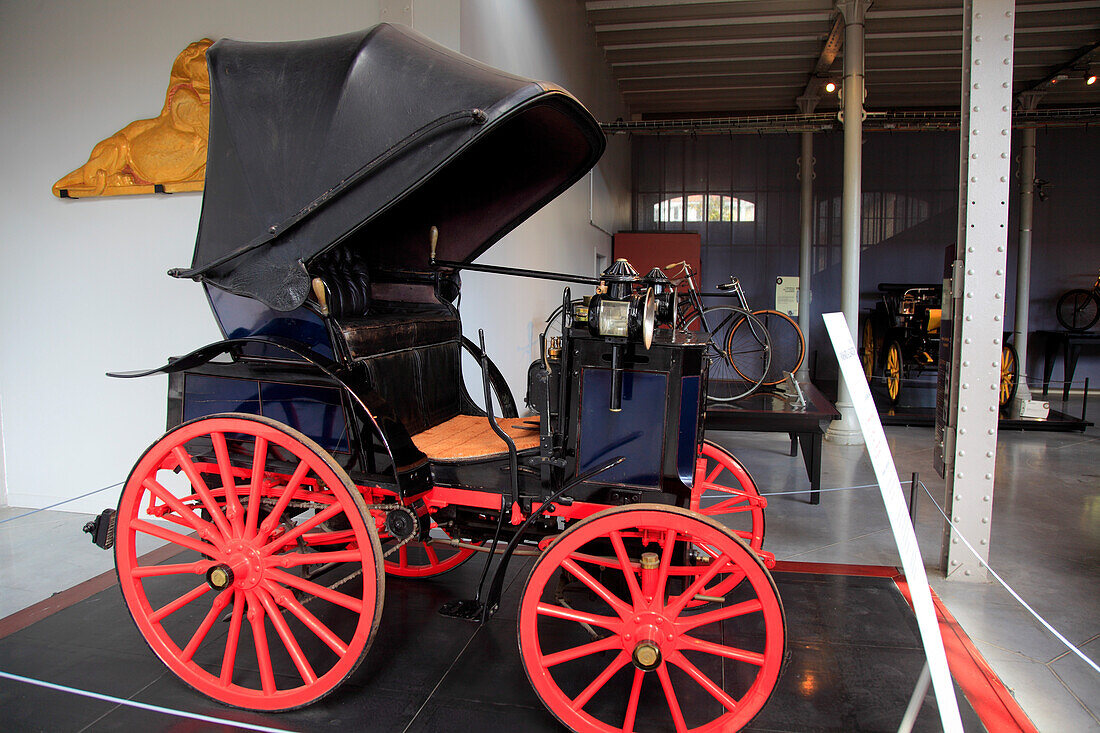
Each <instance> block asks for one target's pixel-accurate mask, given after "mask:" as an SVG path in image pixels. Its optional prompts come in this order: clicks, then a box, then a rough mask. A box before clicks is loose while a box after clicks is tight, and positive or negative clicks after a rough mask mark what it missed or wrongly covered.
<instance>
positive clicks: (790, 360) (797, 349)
mask: <svg viewBox="0 0 1100 733" xmlns="http://www.w3.org/2000/svg"><path fill="white" fill-rule="evenodd" d="M680 265H681V263H674V265H673V266H674V267H675V266H680ZM717 288H718V290H719V291H720V292H719V293H709V294H708V293H703V294H697V297H701V296H702V295H715V296H724V297H735V298H736V299H737V302H738V304H739V305H740V307H741V308H742V309H743V310H746V311H749V312H750V313H752V314H753V315H754V316H756V317H757V318H758V319H760V320H761V321H762V322H763V324H764V328H765V329H766V330H767V332H768V335H769V336H770V337H771V344H772V358H771V365H770V366H769V368H768V371H767V373H766V374H765V375H764V379H763V380H762V381H761V386H762V387H773V386H775V385H777V384H779V383H780V382H782V381H783V380H784V379H786V377H787V374H788V373H790V374H793V373H794V372H796V371H798V368H799V367H801V366H802V360H803V359H804V358H805V355H806V339H805V337H804V336H803V335H802V329H800V328H799V327H798V324H797V323H796V322H795V321H794V319H792V318H791V317H790V316H788V315H787V314H786V313H783V312H781V311H777V310H772V309H770V308H763V309H755V310H754V309H753V308H751V307H750V306H749V303H748V298H747V296H746V295H745V289H744V287H743V286H742V285H741V281H740V279H738V278H737V277H735V276H733V275H731V276H730V279H729V282H725V283H721V284H719V285H718V286H717ZM690 292H691V291H690V288H689V291H688V294H686V295H688V296H690ZM746 323H748V321H746V320H744V319H741V320H740V321H738V323H737V324H735V325H734V327H733V331H732V333H731V335H732V337H733V338H734V339H743V338H744V336H743V335H739V334H738V331H739V330H741V329H746V328H748V326H746V325H745V324H746ZM742 376H744V377H746V378H749V377H750V376H751V377H752V378H755V375H745V374H742Z"/></svg>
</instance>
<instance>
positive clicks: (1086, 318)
mask: <svg viewBox="0 0 1100 733" xmlns="http://www.w3.org/2000/svg"><path fill="white" fill-rule="evenodd" d="M1057 314H1058V323H1061V324H1062V327H1063V328H1065V329H1067V330H1069V331H1086V330H1088V329H1090V328H1092V326H1093V324H1094V323H1096V321H1097V319H1098V318H1100V309H1098V308H1097V307H1096V298H1095V297H1094V296H1093V294H1092V291H1091V290H1084V289H1082V288H1074V289H1073V290H1068V291H1066V292H1065V293H1064V294H1063V295H1062V297H1061V298H1059V299H1058V310H1057Z"/></svg>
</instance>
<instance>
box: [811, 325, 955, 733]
mask: <svg viewBox="0 0 1100 733" xmlns="http://www.w3.org/2000/svg"><path fill="white" fill-rule="evenodd" d="M822 318H824V319H825V330H826V331H828V332H829V339H830V340H832V342H833V350H834V351H835V352H836V357H837V361H839V362H840V374H841V376H842V377H843V378H844V384H846V385H847V386H848V393H849V394H850V395H851V398H852V404H853V406H854V407H855V412H856V419H857V420H858V421H859V428H860V430H861V431H863V440H864V442H865V443H866V444H867V454H868V455H869V456H870V457H871V465H872V466H874V469H875V477H876V478H877V479H878V486H879V491H881V492H882V501H883V503H884V504H885V505H886V515H887V517H889V519H890V529H891V530H893V532H894V541H895V542H896V543H897V545H898V553H899V554H900V555H901V567H902V570H904V572H905V580H906V582H907V583H908V584H909V592H910V594H911V596H912V598H913V611H914V613H916V616H917V627H918V628H919V629H920V636H921V641H922V642H924V653H925V655H927V657H928V668H929V670H931V672H932V687H933V689H934V690H935V692H936V704H937V705H938V707H939V710H940V722H941V723H942V724H943V729H944V731H945V733H956V731H957V732H958V733H962V730H963V727H962V719H961V718H960V717H959V704H958V701H957V700H956V699H955V688H954V686H953V685H952V684H951V670H950V669H949V668H948V666H947V654H946V652H944V649H943V637H941V636H940V626H939V622H938V621H937V620H936V610H935V606H934V605H933V604H932V590H931V588H929V587H928V576H927V575H926V574H925V572H924V560H923V559H922V558H921V554H920V547H919V546H918V545H917V535H916V533H914V532H913V524H912V523H911V522H910V520H909V509H908V507H907V506H906V505H905V496H904V494H902V493H901V482H900V481H899V480H898V470H897V468H896V467H895V466H894V459H893V457H892V456H891V455H890V446H889V445H888V444H887V442H886V433H885V432H883V430H882V423H881V422H879V419H878V410H876V409H875V401H874V399H872V397H871V389H870V387H868V385H867V377H866V376H864V373H863V365H862V364H860V361H859V357H858V356H857V352H856V346H855V344H854V343H853V342H852V333H851V332H850V331H849V330H848V322H847V321H845V320H844V314H843V313H826V314H824V315H823V316H822Z"/></svg>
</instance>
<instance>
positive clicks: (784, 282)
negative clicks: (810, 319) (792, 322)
mask: <svg viewBox="0 0 1100 733" xmlns="http://www.w3.org/2000/svg"><path fill="white" fill-rule="evenodd" d="M775 309H776V310H777V311H779V312H780V313H786V314H787V315H788V316H790V317H791V318H798V278H797V277H777V278H776V279H775Z"/></svg>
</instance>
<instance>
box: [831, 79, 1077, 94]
mask: <svg viewBox="0 0 1100 733" xmlns="http://www.w3.org/2000/svg"><path fill="white" fill-rule="evenodd" d="M1092 81H1096V77H1095V76H1094V77H1092ZM1089 83H1090V84H1091V83H1092V82H1089ZM825 91H827V92H828V93H829V94H832V93H833V92H835V91H836V84H834V83H833V82H831V81H829V82H825Z"/></svg>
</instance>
